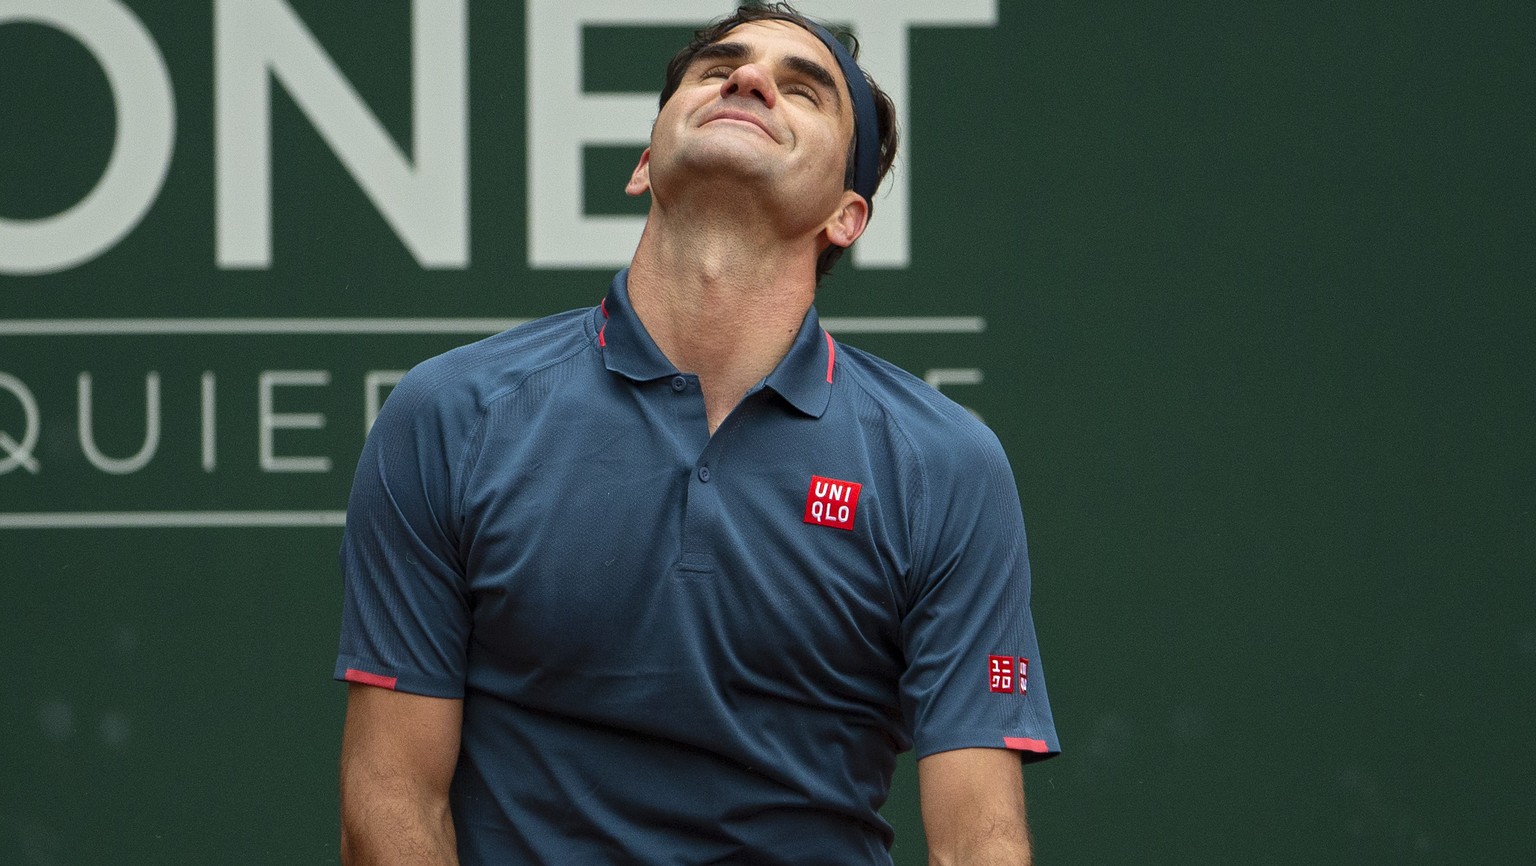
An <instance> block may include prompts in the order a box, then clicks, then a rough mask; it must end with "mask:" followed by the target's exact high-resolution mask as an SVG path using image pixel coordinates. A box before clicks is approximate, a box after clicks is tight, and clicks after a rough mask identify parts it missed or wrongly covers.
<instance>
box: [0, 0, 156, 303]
mask: <svg viewBox="0 0 1536 866" xmlns="http://www.w3.org/2000/svg"><path fill="white" fill-rule="evenodd" d="M12 22H32V23H37V24H45V25H48V26H50V27H53V28H55V29H57V30H59V31H61V32H63V33H66V34H68V35H70V36H72V37H74V38H75V39H76V40H77V41H79V43H80V44H81V45H83V46H85V48H86V50H88V51H90V52H91V55H92V56H93V57H95V58H96V62H97V63H99V64H101V69H102V71H103V72H105V73H106V76H107V83H108V84H109V85H111V87H112V105H113V108H114V109H115V110H116V112H117V135H116V137H115V138H114V140H113V142H112V156H111V158H110V159H108V160H107V169H106V171H105V172H103V173H102V176H101V180H99V181H97V182H96V187H95V188H94V189H92V190H91V191H90V193H89V194H87V195H86V197H85V198H83V199H81V200H80V201H79V202H77V203H76V204H75V205H74V207H71V208H69V209H68V210H66V211H64V212H63V213H59V214H54V215H53V216H49V217H43V218H41V219H35V220H13V219H5V218H3V217H0V273H6V274H48V273H53V272H55V271H62V270H67V269H69V268H72V267H75V266H76V265H80V264H83V263H85V262H88V261H90V260H91V259H93V258H95V257H97V256H99V255H101V254H102V253H103V252H105V251H106V250H108V249H110V248H111V247H112V245H113V244H116V243H117V242H118V241H119V240H121V239H122V238H123V236H124V235H126V234H128V232H130V231H132V230H133V228H134V227H135V226H137V225H138V224H139V221H140V220H141V219H143V218H144V214H145V212H146V211H148V210H149V206H150V205H151V204H153V203H154V201H155V197H156V196H158V195H159V194H160V187H161V185H162V184H163V183H164V182H165V175H166V172H167V171H168V170H169V169H170V167H171V150H172V147H173V146H174V144H175V140H176V108H175V103H174V100H173V99H172V96H171V75H170V72H169V71H167V69H166V67H165V58H163V57H161V56H160V50H159V49H158V48H157V47H156V46H155V41H154V38H153V37H152V36H150V33H149V31H148V30H146V29H145V28H144V24H143V23H142V22H140V21H139V19H138V18H137V17H135V16H134V14H133V13H132V12H130V11H128V9H127V8H126V7H124V6H123V5H122V4H121V3H119V2H117V0H0V25H4V24H8V23H12Z"/></svg>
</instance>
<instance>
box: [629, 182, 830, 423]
mask: <svg viewBox="0 0 1536 866" xmlns="http://www.w3.org/2000/svg"><path fill="white" fill-rule="evenodd" d="M665 223H666V217H665V216H664V215H663V214H661V213H659V212H658V209H655V208H653V209H652V211H651V215H650V219H649V220H648V221H647V223H646V228H645V233H644V234H643V235H642V237H641V240H640V245H639V247H638V248H637V249H636V251H635V257H634V260H633V261H632V262H631V264H630V270H629V280H628V286H629V297H630V303H631V304H632V305H633V307H634V310H635V314H636V315H637V316H639V317H640V321H641V323H642V324H644V325H645V329H646V331H647V332H648V333H649V334H650V335H651V338H652V339H653V340H655V342H656V346H657V347H658V348H660V349H661V351H662V353H663V354H665V355H666V356H667V360H669V361H671V362H672V363H673V364H674V365H675V366H676V367H677V368H678V369H679V370H682V371H684V372H688V373H694V374H696V375H698V377H699V383H700V386H701V387H702V388H703V391H704V405H705V411H706V413H707V415H708V417H709V429H710V432H714V430H715V428H716V427H718V426H719V424H720V423H721V422H722V421H724V420H725V417H726V416H727V415H729V414H730V412H731V410H732V409H733V408H735V406H736V404H737V403H738V402H740V400H741V398H742V396H743V395H744V394H745V393H746V391H747V389H749V388H751V387H752V386H753V385H756V384H757V383H758V382H759V381H761V380H762V379H763V377H764V376H767V375H768V374H769V373H770V372H772V371H773V368H774V367H775V366H777V365H778V363H779V361H781V360H782V359H783V358H784V355H785V354H786V353H787V352H788V351H789V347H790V345H791V344H792V343H793V342H794V340H795V335H796V334H797V333H798V332H799V329H800V324H801V322H802V321H803V320H804V318H805V313H806V310H807V309H809V308H810V306H811V303H812V301H814V300H815V295H816V279H815V272H816V271H815V268H816V262H815V256H816V251H815V250H814V249H811V248H808V247H807V245H806V244H805V243H804V241H803V240H802V241H801V242H799V243H794V242H790V243H784V242H783V239H781V238H777V237H773V236H772V233H771V232H748V231H744V230H743V228H744V227H743V226H742V225H741V224H740V223H731V222H727V221H722V222H718V223H710V224H706V225H703V226H699V225H698V224H697V223H693V224H691V225H690V226H689V228H688V230H687V231H669V230H668V227H667V226H666V224H665Z"/></svg>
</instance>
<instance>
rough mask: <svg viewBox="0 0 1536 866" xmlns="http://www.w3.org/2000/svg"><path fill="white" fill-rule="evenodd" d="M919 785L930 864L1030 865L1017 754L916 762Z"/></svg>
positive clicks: (962, 752)
mask: <svg viewBox="0 0 1536 866" xmlns="http://www.w3.org/2000/svg"><path fill="white" fill-rule="evenodd" d="M917 783H918V797H919V801H920V803H921V805H922V811H923V832H924V833H925V834H927V837H928V862H929V863H930V864H935V866H937V864H948V863H967V864H977V866H990V864H998V866H1001V864H1007V866H1027V864H1029V863H1030V862H1031V861H1030V844H1029V827H1028V823H1027V821H1026V818H1025V810H1024V772H1023V769H1022V766H1021V761H1020V759H1019V755H1018V753H1017V752H1013V751H1010V750H1007V749H954V750H952V751H948V752H938V753H935V754H932V755H929V756H927V757H925V758H922V759H920V760H919V761H918V762H917Z"/></svg>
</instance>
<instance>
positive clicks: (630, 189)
mask: <svg viewBox="0 0 1536 866" xmlns="http://www.w3.org/2000/svg"><path fill="white" fill-rule="evenodd" d="M650 189H651V149H650V148H649V147H647V148H646V149H645V150H642V151H640V163H639V164H638V165H636V166H635V170H634V171H633V172H632V173H631V174H630V175H629V183H627V184H625V185H624V192H626V193H628V194H629V195H645V194H646V193H647V192H649V191H650Z"/></svg>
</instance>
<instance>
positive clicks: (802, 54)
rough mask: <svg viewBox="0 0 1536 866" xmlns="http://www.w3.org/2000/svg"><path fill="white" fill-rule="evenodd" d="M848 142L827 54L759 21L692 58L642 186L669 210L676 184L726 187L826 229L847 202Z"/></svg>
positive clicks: (842, 95) (849, 122) (843, 102)
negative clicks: (724, 183)
mask: <svg viewBox="0 0 1536 866" xmlns="http://www.w3.org/2000/svg"><path fill="white" fill-rule="evenodd" d="M852 140H853V110H852V104H851V101H850V97H849V95H848V88H847V84H846V83H845V82H844V81H843V79H842V74H841V72H840V70H839V68H838V65H837V62H836V60H835V59H834V58H833V57H832V54H831V52H830V51H828V50H827V47H826V46H825V45H823V44H822V42H821V40H819V39H817V38H816V37H815V36H814V35H812V34H811V33H809V32H808V31H806V30H805V29H804V28H802V27H799V26H798V25H795V24H792V23H790V22H787V21H753V22H749V23H746V24H743V25H741V26H739V27H737V28H735V29H733V30H731V31H730V32H729V33H727V34H725V36H723V37H722V38H721V39H720V41H718V42H715V43H713V44H711V45H708V46H706V47H705V48H703V49H702V50H701V51H700V52H699V53H698V55H697V56H696V57H694V59H693V62H692V63H691V64H690V65H689V67H688V69H687V70H686V72H684V74H683V78H682V81H681V83H680V84H679V86H678V88H677V91H676V92H675V93H674V94H673V95H672V97H671V98H670V99H668V100H667V103H666V105H665V106H663V107H662V109H661V113H660V114H659V115H658V116H657V118H656V124H655V126H654V127H653V129H652V132H651V147H650V151H649V153H650V157H649V159H650V162H649V165H645V164H642V166H641V168H640V170H639V171H637V175H636V180H637V181H640V184H639V186H640V191H644V189H649V190H650V191H651V192H652V194H653V195H655V196H657V198H658V200H660V201H663V202H664V201H665V199H666V197H667V196H668V194H669V192H670V191H671V188H672V186H671V185H672V184H674V183H679V184H680V183H684V182H686V181H687V180H689V179H692V180H695V181H700V180H702V181H706V182H708V181H709V180H711V179H726V180H728V181H729V182H730V184H731V185H734V186H735V187H738V188H744V189H745V190H746V191H748V192H749V194H752V195H754V196H756V197H761V198H767V199H771V200H773V201H779V202H785V203H788V204H789V205H791V206H792V208H793V210H795V211H798V212H799V213H802V214H804V215H805V216H806V217H807V218H810V217H814V218H815V219H816V220H817V221H820V220H822V219H825V218H826V216H827V215H828V214H829V213H831V212H832V211H834V210H836V209H837V207H838V204H839V201H840V200H841V197H842V193H843V191H844V185H843V179H844V175H845V171H846V168H847V160H848V148H849V144H850V143H851V142H852ZM642 175H643V176H642ZM635 191H636V184H635V183H632V184H631V192H635Z"/></svg>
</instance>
